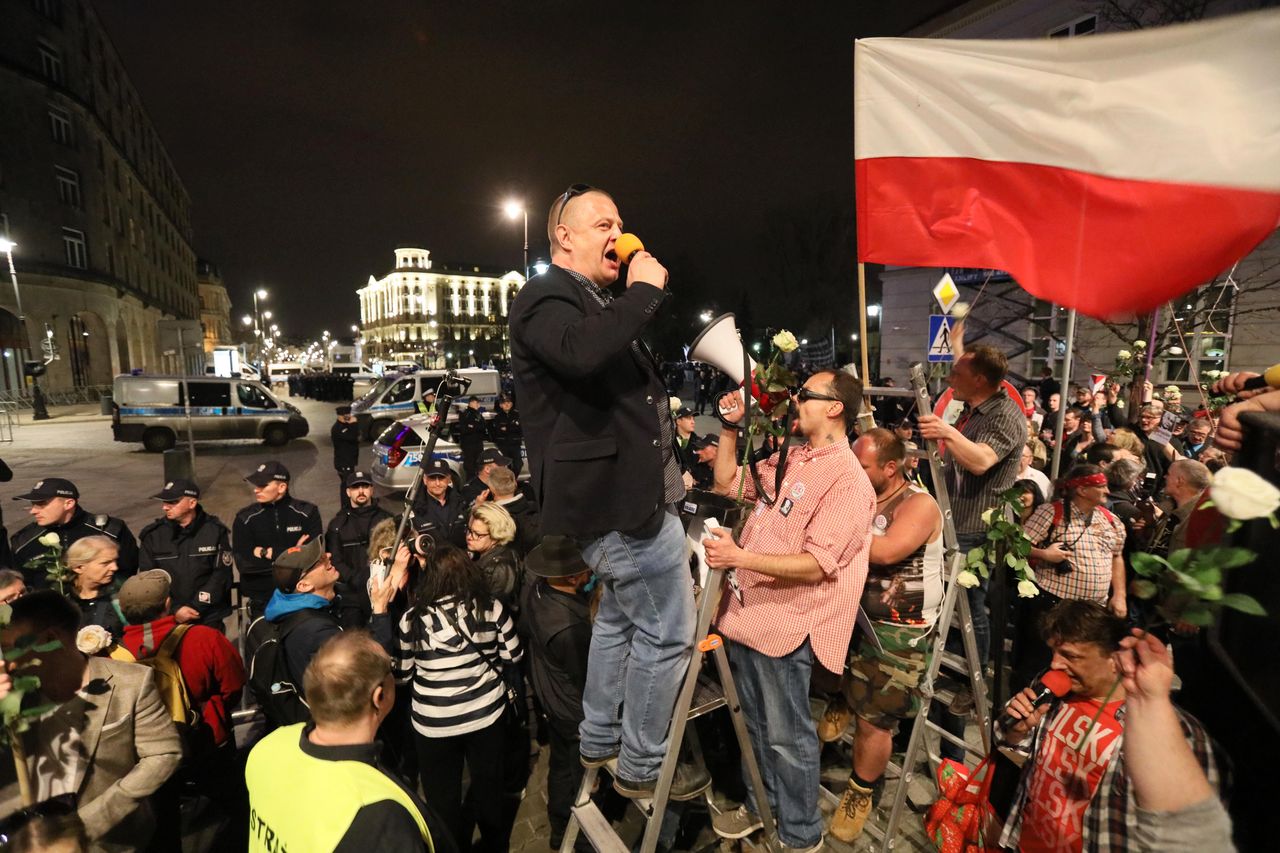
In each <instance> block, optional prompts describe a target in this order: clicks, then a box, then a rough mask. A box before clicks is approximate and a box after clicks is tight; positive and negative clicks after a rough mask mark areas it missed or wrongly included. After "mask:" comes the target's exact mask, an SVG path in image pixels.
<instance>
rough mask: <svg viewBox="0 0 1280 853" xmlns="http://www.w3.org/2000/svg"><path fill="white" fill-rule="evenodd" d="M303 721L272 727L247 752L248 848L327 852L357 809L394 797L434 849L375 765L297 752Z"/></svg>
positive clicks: (418, 819) (414, 812)
mask: <svg viewBox="0 0 1280 853" xmlns="http://www.w3.org/2000/svg"><path fill="white" fill-rule="evenodd" d="M304 725H305V724H304V723H298V724H296V725H292V726H285V727H284V728H280V729H276V730H275V731H274V732H272V733H271V734H269V735H267V736H266V737H264V738H263V739H262V740H260V741H259V742H258V745H257V746H255V747H254V748H253V751H252V752H250V753H249V761H248V764H247V765H246V766H245V773H244V775H245V781H246V782H247V783H248V787H249V850H250V851H254V852H255V853H319V851H324V850H333V849H334V848H335V847H337V846H338V842H340V841H341V840H342V836H343V835H345V834H346V832H347V830H348V829H349V828H350V827H351V822H352V821H353V820H355V818H356V813H357V812H359V811H360V809H362V808H364V807H365V806H368V805H373V804H374V803H380V802H383V801H386V800H394V801H395V802H397V803H399V804H400V805H402V806H404V808H405V810H406V811H408V812H409V814H410V815H411V816H412V817H413V820H414V822H415V823H417V824H418V831H419V832H421V833H422V839H423V840H424V841H425V842H426V843H427V850H429V851H434V850H435V846H434V845H433V844H432V842H431V832H430V831H429V830H428V829H427V822H426V820H425V819H424V818H423V816H422V813H421V812H420V811H418V807H417V806H416V805H415V804H414V802H413V799H412V798H411V797H410V796H409V795H408V794H407V793H406V792H405V790H404V789H403V788H401V787H400V786H399V785H397V784H396V783H395V782H394V781H393V780H392V779H390V778H388V777H387V776H386V774H384V773H383V772H382V771H381V770H379V769H378V768H376V767H374V766H372V765H370V764H365V763H364V762H362V761H327V760H325V759H322V758H314V757H312V756H310V755H307V754H306V753H305V752H303V751H302V748H301V747H300V746H299V741H300V740H301V738H302V729H303V726H304Z"/></svg>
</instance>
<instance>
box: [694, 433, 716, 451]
mask: <svg viewBox="0 0 1280 853" xmlns="http://www.w3.org/2000/svg"><path fill="white" fill-rule="evenodd" d="M713 444H714V445H715V446H716V447H719V446H720V436H718V435H715V434H708V435H704V436H702V438H700V439H698V440H697V441H695V442H693V449H694V450H702V449H703V448H704V447H711V446H712V445H713Z"/></svg>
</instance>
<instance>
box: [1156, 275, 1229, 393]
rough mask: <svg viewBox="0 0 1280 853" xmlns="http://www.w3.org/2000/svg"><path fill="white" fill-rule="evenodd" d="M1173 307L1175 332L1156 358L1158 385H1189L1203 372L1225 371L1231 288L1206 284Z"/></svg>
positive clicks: (1227, 353)
mask: <svg viewBox="0 0 1280 853" xmlns="http://www.w3.org/2000/svg"><path fill="white" fill-rule="evenodd" d="M1174 304H1175V305H1176V310H1175V311H1174V321H1175V327H1174V328H1175V331H1174V332H1173V335H1172V337H1170V338H1169V339H1168V340H1166V341H1165V345H1164V353H1165V354H1164V355H1163V356H1162V357H1161V358H1160V366H1161V371H1162V376H1163V380H1162V381H1164V382H1187V383H1189V382H1192V381H1194V379H1196V378H1201V377H1203V376H1204V372H1205V371H1206V370H1225V369H1226V367H1227V361H1228V357H1229V356H1230V353H1231V322H1232V314H1233V309H1234V308H1235V288H1234V287H1233V286H1232V285H1230V284H1217V283H1215V284H1208V285H1205V286H1204V287H1200V288H1197V289H1195V290H1193V291H1192V292H1191V293H1188V294H1187V295H1186V296H1182V297H1180V298H1179V299H1178V300H1177V301H1176V302H1175V303H1174ZM1177 330H1181V332H1182V334H1181V335H1179V334H1178V331H1177ZM1193 361H1194V362H1195V366H1196V375H1195V377H1194V378H1193V377H1192V375H1191V364H1192V362H1193ZM1201 381H1203V380H1201Z"/></svg>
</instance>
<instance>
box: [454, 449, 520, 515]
mask: <svg viewBox="0 0 1280 853" xmlns="http://www.w3.org/2000/svg"><path fill="white" fill-rule="evenodd" d="M479 465H480V470H479V471H477V472H476V476H475V477H474V478H473V479H471V480H469V481H467V484H466V485H464V486H463V487H462V500H463V502H464V503H466V505H467V506H468V507H469V506H471V505H472V504H474V503H475V502H476V498H478V497H480V495H481V494H482V493H483V492H484V491H485V490H487V489H488V488H489V473H490V472H491V471H493V469H494V468H510V467H511V460H510V459H508V458H507V457H506V456H504V455H503V454H502V451H500V450H495V449H494V448H492V447H490V448H489V449H488V450H485V451H484V452H482V453H481V454H480V462H479ZM489 496H490V497H492V496H493V495H492V493H490V495H489Z"/></svg>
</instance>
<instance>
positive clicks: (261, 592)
mask: <svg viewBox="0 0 1280 853" xmlns="http://www.w3.org/2000/svg"><path fill="white" fill-rule="evenodd" d="M245 480H247V481H248V482H249V484H250V485H251V486H253V497H254V503H251V504H249V505H248V506H247V507H245V508H244V509H242V510H240V512H238V513H236V520H235V523H234V524H232V526H231V545H232V548H233V549H234V551H235V558H236V566H237V567H238V568H239V569H240V594H241V595H242V596H244V597H245V598H247V599H248V600H249V603H250V609H251V611H252V612H253V614H254V615H255V616H256V615H258V614H260V613H262V608H264V607H266V605H267V601H268V600H270V598H271V594H272V593H273V592H274V591H275V580H274V579H273V577H272V574H271V566H272V563H274V562H275V559H276V558H277V557H279V556H280V555H281V554H283V553H284V552H285V551H287V550H289V549H290V548H293V547H295V546H296V545H300V544H302V543H303V542H304V541H305V542H315V541H316V540H318V539H320V538H321V536H323V535H324V523H323V522H322V521H321V520H320V510H318V509H316V505H315V504H313V503H309V502H307V501H304V500H299V499H297V498H295V497H294V496H293V495H291V494H289V469H288V468H286V467H284V466H283V465H281V464H280V463H279V462H277V461H275V460H274V459H273V460H272V461H270V462H264V463H263V464H261V465H259V466H258V467H257V469H256V470H255V471H254V472H253V473H252V474H250V475H249V476H247V477H245Z"/></svg>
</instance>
